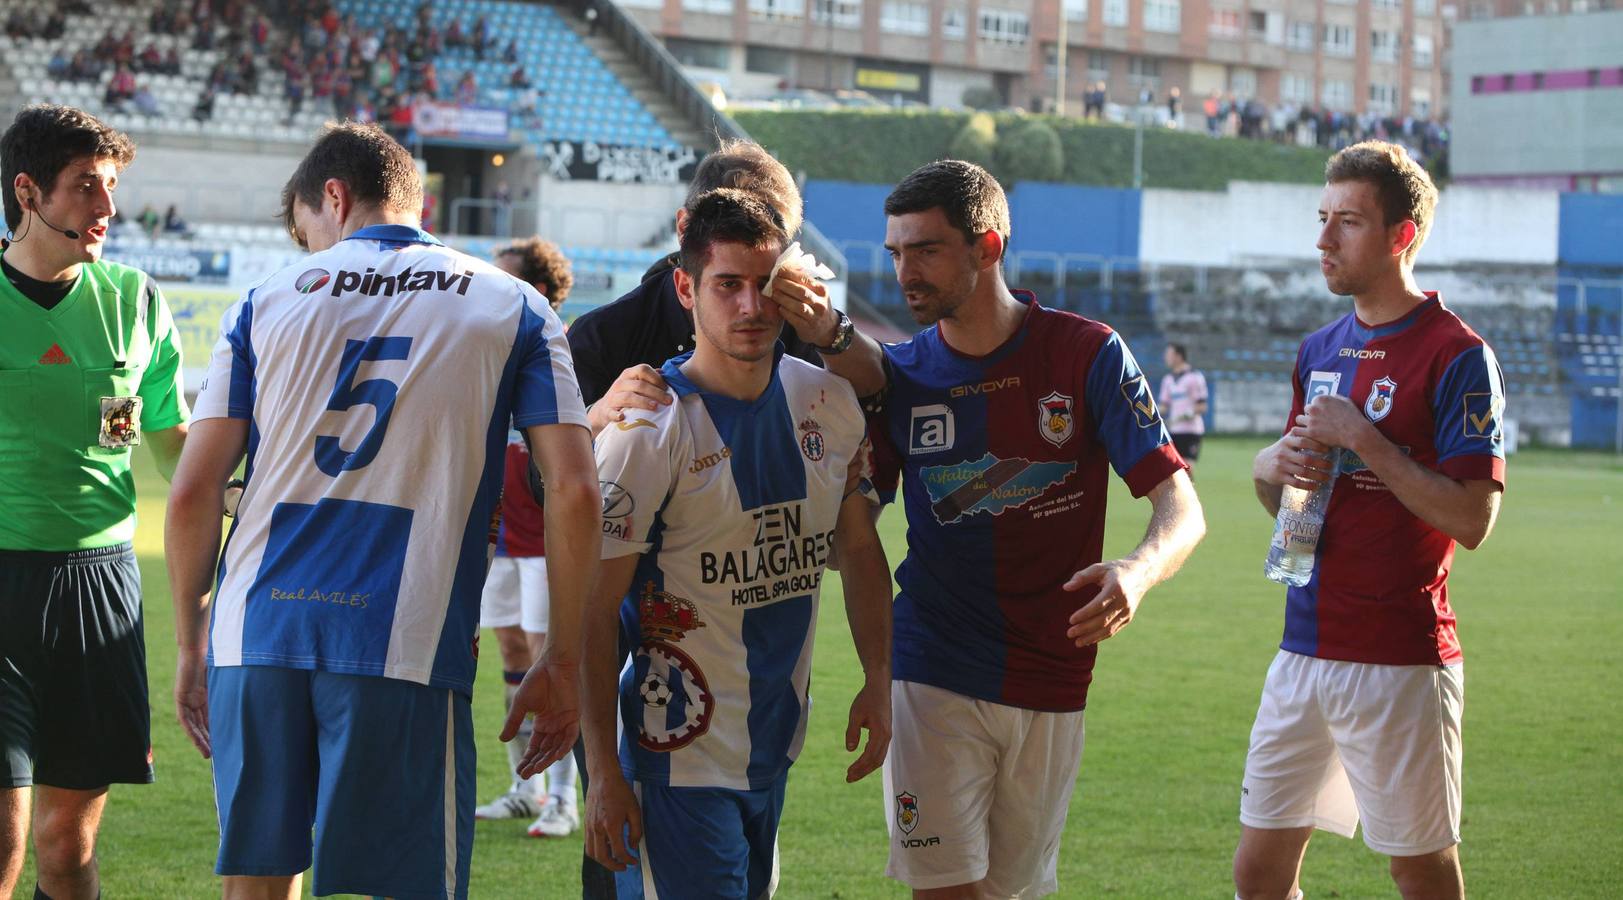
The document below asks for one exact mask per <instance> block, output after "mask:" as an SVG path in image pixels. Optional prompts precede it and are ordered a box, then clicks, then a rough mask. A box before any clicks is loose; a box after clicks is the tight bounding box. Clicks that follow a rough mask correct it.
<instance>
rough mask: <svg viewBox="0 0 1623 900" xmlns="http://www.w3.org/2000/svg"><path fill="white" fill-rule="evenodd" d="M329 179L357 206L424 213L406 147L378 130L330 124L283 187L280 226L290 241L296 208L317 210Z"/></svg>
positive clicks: (414, 167)
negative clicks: (297, 205)
mask: <svg viewBox="0 0 1623 900" xmlns="http://www.w3.org/2000/svg"><path fill="white" fill-rule="evenodd" d="M329 178H336V179H338V180H339V181H342V182H343V183H344V184H345V185H347V186H348V187H349V192H350V195H351V196H352V197H353V198H354V200H355V202H356V203H357V204H366V205H377V206H380V207H382V208H384V209H387V210H391V211H394V212H411V213H417V212H420V211H421V210H422V208H423V183H422V179H420V178H418V177H417V162H416V160H413V159H412V158H411V153H409V152H408V151H407V150H406V148H405V147H402V146H400V143H399V142H398V141H396V140H395V139H394V138H392V137H390V136H389V133H388V132H386V131H384V130H383V129H382V128H379V127H378V126H376V125H361V124H358V123H355V122H344V123H342V124H335V123H331V122H329V123H327V126H326V127H325V128H324V129H323V130H322V132H321V136H320V137H318V138H316V143H315V146H313V147H311V148H310V152H309V153H306V154H305V155H304V159H303V161H301V162H300V163H299V167H298V168H297V169H295V170H294V171H293V177H291V178H289V179H288V180H287V184H286V185H285V186H284V187H283V188H282V224H283V225H285V226H287V232H288V234H291V235H293V239H294V240H298V237H299V236H298V234H296V233H295V231H294V227H293V205H294V203H296V202H297V203H302V204H304V205H305V206H307V207H309V208H311V209H320V208H321V191H322V187H323V186H324V185H325V184H326V183H327V179H329Z"/></svg>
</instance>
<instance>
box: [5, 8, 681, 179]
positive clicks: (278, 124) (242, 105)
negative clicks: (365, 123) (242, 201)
mask: <svg viewBox="0 0 1623 900" xmlns="http://www.w3.org/2000/svg"><path fill="white" fill-rule="evenodd" d="M21 5H26V4H23V3H20V2H19V0H5V2H0V14H4V13H5V12H9V10H10V9H11V8H13V7H16V6H21ZM338 6H339V9H340V11H341V12H342V13H345V14H351V13H353V14H354V16H355V20H356V23H357V25H359V26H360V27H362V28H382V27H387V26H389V25H395V26H399V27H401V28H403V29H406V30H408V31H409V30H410V29H412V28H413V27H414V24H415V23H414V16H415V10H416V4H415V3H407V2H399V0H342V2H340V3H339V4H338ZM155 7H156V3H154V2H151V0H140V2H130V3H117V4H102V5H100V6H98V7H97V10H96V15H95V16H70V17H69V18H68V23H67V31H66V36H65V37H63V38H62V39H60V40H57V41H47V40H44V39H42V38H24V39H17V40H13V39H12V38H9V37H6V36H3V35H0V60H3V62H0V65H4V66H5V67H7V69H8V70H9V73H8V74H9V75H10V77H11V79H12V80H14V81H16V82H17V84H18V86H19V93H20V94H21V96H22V99H23V101H24V102H27V103H38V102H53V103H67V104H70V105H73V106H78V107H80V108H82V109H85V110H87V111H89V112H91V113H93V114H95V115H97V116H100V117H102V118H103V119H105V120H106V121H107V122H108V123H109V124H112V125H113V126H115V127H117V128H120V129H124V130H129V131H135V132H138V133H139V132H159V133H171V134H209V135H216V136H222V137H235V138H259V139H272V140H286V141H305V140H308V139H309V135H310V134H311V133H312V132H314V131H315V130H317V129H318V128H319V127H320V126H321V123H322V122H324V121H326V120H328V119H330V118H332V107H331V104H330V103H329V102H327V101H326V100H325V99H324V98H323V99H317V98H313V97H312V98H307V99H306V101H305V103H304V106H303V109H302V110H301V111H300V112H299V114H298V115H295V116H291V117H290V116H289V115H288V101H287V99H286V98H285V96H284V94H283V89H284V79H283V78H282V76H281V74H280V72H278V71H276V70H275V69H274V68H273V67H272V65H271V62H270V60H269V59H268V58H265V57H264V56H263V55H262V56H261V58H260V59H259V60H258V64H259V70H260V78H259V89H258V91H257V93H255V94H252V95H235V94H227V93H221V94H220V95H219V96H218V97H217V98H216V100H215V105H214V114H213V117H212V119H211V120H210V121H208V122H203V123H199V122H198V121H196V120H195V119H193V118H192V110H193V108H194V107H195V105H196V104H197V99H198V97H199V95H201V93H202V92H203V88H204V85H205V82H206V81H207V78H208V75H209V72H210V70H212V69H213V67H214V65H215V64H216V63H217V62H219V61H220V58H221V55H222V51H220V50H192V49H190V43H191V39H190V36H189V35H164V34H151V33H150V32H149V31H148V29H147V22H148V19H149V17H150V15H151V13H152V11H153V9H154V8H155ZM432 10H433V23H434V27H435V28H437V29H440V30H442V31H443V30H444V29H445V28H446V26H448V25H449V24H450V22H451V21H452V20H453V19H455V20H459V21H461V23H462V27H463V29H464V31H468V32H471V30H472V28H473V24H474V22H475V21H476V20H477V19H478V18H479V17H481V16H483V17H485V18H486V20H487V21H488V22H489V23H490V25H491V30H492V33H493V34H494V35H495V36H496V39H495V41H494V43H493V46H492V47H491V48H489V49H488V50H487V52H486V54H485V58H484V59H483V60H480V59H477V58H476V57H475V56H474V53H473V51H472V50H471V49H466V48H458V49H454V50H447V51H446V52H444V53H441V54H440V55H439V56H438V57H436V58H435V59H434V63H435V68H436V70H437V71H438V73H439V77H440V86H441V89H440V93H441V98H440V99H445V100H449V99H450V98H451V95H452V93H453V92H454V90H455V86H456V82H457V80H458V79H459V78H460V77H461V75H462V73H463V72H465V71H472V72H473V73H474V77H475V80H476V81H477V82H478V84H479V86H480V101H479V102H480V103H481V104H484V105H489V106H497V107H503V108H510V107H511V106H512V105H513V103H514V102H515V101H516V100H517V92H516V91H514V90H512V89H510V88H509V87H508V86H507V85H508V78H509V75H510V74H511V72H512V70H513V67H514V64H512V63H507V62H504V61H503V60H502V50H503V49H504V48H505V47H506V45H507V41H508V40H510V39H511V40H513V41H515V42H516V45H517V50H518V59H519V62H518V64H519V65H522V66H523V67H524V69H525V71H526V73H527V74H528V75H529V77H530V79H531V81H532V83H533V84H534V85H535V87H536V89H537V90H538V91H539V98H538V101H539V102H538V105H537V112H538V116H537V117H536V118H535V119H532V120H528V121H526V120H522V119H520V118H519V117H517V116H515V117H514V120H513V128H514V131H515V132H516V133H517V134H518V135H519V136H520V137H521V138H522V139H523V140H524V141H525V142H526V143H529V144H531V145H533V146H535V147H536V148H537V150H538V151H539V149H540V145H541V144H542V142H544V141H554V140H575V141H596V142H599V143H608V144H624V145H631V146H645V147H663V146H667V145H671V144H675V143H676V141H675V140H674V139H673V138H672V136H671V134H670V132H669V131H668V130H667V129H666V128H665V127H664V126H663V125H662V124H660V122H659V121H658V119H657V118H656V117H655V116H654V114H653V113H652V112H650V111H649V110H648V109H647V108H646V107H645V106H644V105H643V104H642V103H641V102H639V101H638V100H637V99H636V98H635V97H633V96H632V94H631V92H630V91H629V90H628V89H627V88H626V86H625V85H624V84H622V83H621V82H620V81H619V79H618V78H616V77H615V75H614V73H613V72H611V71H609V69H608V67H607V66H605V65H604V63H603V61H602V60H601V59H600V58H598V57H597V55H596V54H594V53H593V51H592V49H591V48H590V47H589V46H587V44H586V43H585V42H584V41H583V40H582V39H581V38H580V36H579V35H577V34H576V33H575V32H574V31H572V30H571V29H570V28H569V26H568V25H567V24H566V23H565V22H564V20H563V19H562V18H561V17H560V15H559V14H558V12H557V11H556V10H554V9H553V8H552V7H550V6H545V5H542V4H538V3H518V2H503V0H446V2H438V3H435V4H433V6H432ZM109 29H111V30H112V31H113V32H114V33H117V34H122V33H123V32H124V31H125V30H130V31H132V32H133V33H134V34H135V35H137V38H136V48H137V50H140V49H143V48H144V47H145V46H146V45H147V43H149V42H150V43H153V44H155V45H156V46H157V48H158V49H159V51H160V52H165V53H167V52H168V50H169V49H170V48H171V47H176V48H178V49H179V50H180V59H181V73H180V74H179V75H159V74H148V73H139V74H137V76H136V78H137V81H138V82H139V83H140V84H142V85H144V86H146V87H149V88H150V89H151V91H152V93H153V96H154V98H155V99H156V100H157V102H158V105H159V109H160V111H161V114H159V115H156V116H151V117H149V116H145V115H142V114H140V113H138V112H134V111H133V110H134V107H133V105H131V104H126V109H125V111H114V110H109V109H107V108H106V107H105V105H104V104H103V102H102V100H103V96H104V93H105V91H106V85H107V82H108V80H109V79H111V77H112V71H111V67H108V69H107V70H106V71H104V72H103V73H102V74H101V77H100V79H99V80H98V81H96V82H72V81H63V80H56V79H52V78H49V77H48V76H47V74H46V70H47V63H48V62H49V61H50V59H51V56H52V54H54V53H55V52H56V51H57V50H58V49H61V50H63V51H65V52H66V54H67V55H68V56H70V57H71V56H72V55H73V53H74V51H76V50H79V49H81V48H83V49H89V48H90V47H91V46H93V45H94V44H95V43H96V42H97V41H99V40H100V39H101V37H102V35H104V34H106V33H107V32H108V30H109ZM224 33H225V32H224V29H223V28H222V29H221V30H220V32H219V34H220V36H221V37H222V38H223V37H224Z"/></svg>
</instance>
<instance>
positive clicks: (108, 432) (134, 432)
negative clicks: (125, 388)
mask: <svg viewBox="0 0 1623 900" xmlns="http://www.w3.org/2000/svg"><path fill="white" fill-rule="evenodd" d="M140 420H141V398H140V397H103V398H101V428H100V430H99V432H98V434H97V435H96V440H97V443H99V444H100V445H101V446H102V447H104V448H106V449H108V450H122V449H124V448H126V447H134V446H135V445H137V444H139V443H141V431H140V429H139V428H137V427H136V424H135V423H136V422H139V421H140Z"/></svg>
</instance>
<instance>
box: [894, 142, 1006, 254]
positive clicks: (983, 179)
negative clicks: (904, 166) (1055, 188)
mask: <svg viewBox="0 0 1623 900" xmlns="http://www.w3.org/2000/svg"><path fill="white" fill-rule="evenodd" d="M932 209H940V210H941V212H942V213H944V214H945V215H946V217H947V223H948V224H949V225H951V226H952V227H954V228H956V229H958V230H959V231H961V232H963V234H964V240H965V241H967V242H969V243H971V244H973V243H975V241H977V240H979V239H980V236H981V235H983V234H985V233H987V232H988V231H995V232H997V234H998V237H1000V238H1002V239H1003V252H1004V253H1008V251H1009V198H1008V197H1006V196H1005V195H1004V193H1003V186H1002V185H1000V184H998V183H997V179H996V178H993V177H992V173H990V172H988V171H986V170H985V169H983V168H981V167H980V166H977V165H975V164H974V163H972V162H964V161H963V160H961V159H940V160H936V161H935V162H933V163H925V164H924V165H922V166H919V167H918V168H917V169H914V170H913V172H912V173H911V174H909V175H908V176H907V177H906V178H903V179H902V183H901V184H898V185H896V189H895V190H893V191H891V192H890V196H888V197H886V198H885V215H887V216H905V215H908V214H910V213H921V212H929V211H930V210H932Z"/></svg>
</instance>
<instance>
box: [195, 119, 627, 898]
mask: <svg viewBox="0 0 1623 900" xmlns="http://www.w3.org/2000/svg"><path fill="white" fill-rule="evenodd" d="M283 204H284V215H285V220H286V221H287V223H288V225H289V229H290V231H291V232H292V233H293V235H294V237H295V239H296V240H298V242H299V244H300V245H301V246H305V247H308V248H310V249H313V250H316V251H318V252H316V254H315V255H313V256H311V257H309V258H307V259H305V260H304V261H302V262H300V263H298V264H296V265H294V266H291V267H289V268H287V269H284V270H283V271H281V272H278V273H276V274H275V275H272V276H271V277H270V278H268V279H266V280H265V281H264V282H262V283H260V284H259V285H257V286H256V287H254V288H252V289H250V290H249V292H248V294H247V296H245V297H244V298H243V300H242V301H240V302H239V303H237V304H236V305H234V306H233V307H232V308H231V309H230V310H228V311H227V312H226V314H225V316H224V317H223V321H222V323H221V339H220V341H219V343H218V344H217V345H216V347H215V351H214V358H213V359H212V361H211V362H210V366H209V374H208V377H207V379H206V380H205V382H204V385H203V388H202V391H201V393H200V394H199V396H198V412H197V416H196V419H197V427H196V428H194V430H193V432H192V441H191V442H190V443H189V444H188V445H187V450H186V452H185V453H184V454H183V455H182V458H181V462H180V467H179V470H178V471H177V472H176V475H175V479H174V489H173V491H172V492H171V494H170V502H169V515H168V521H167V523H166V530H165V538H166V551H167V555H168V561H169V572H170V581H171V585H172V589H173V591H174V595H175V608H176V620H175V627H176V635H177V638H178V642H179V645H180V651H179V658H178V662H177V671H176V688H175V691H176V705H177V712H178V714H179V716H180V719H181V722H182V724H183V725H184V727H185V728H186V730H187V733H188V734H189V736H190V737H191V739H192V740H193V742H194V743H195V744H196V745H197V746H198V748H199V750H201V751H202V752H203V753H204V754H205V755H209V754H210V753H212V754H213V755H214V757H215V765H214V781H215V798H216V803H217V805H218V809H219V820H220V830H221V840H220V853H219V860H218V864H217V871H218V872H219V873H220V874H221V875H224V876H226V878H225V886H224V889H225V894H226V896H228V897H246V896H253V897H294V896H297V895H298V893H299V889H300V887H299V881H300V873H302V872H303V871H304V870H305V869H306V868H307V867H309V865H310V863H311V857H312V828H313V831H314V842H313V843H314V854H313V855H314V861H315V884H314V892H315V893H316V894H329V893H355V894H369V895H385V896H393V897H416V896H436V897H464V896H466V894H467V885H468V871H469V862H470V850H471V844H472V838H473V804H474V798H473V787H474V770H473V736H472V715H471V711H470V708H469V698H470V696H471V693H472V687H473V675H474V642H475V640H476V637H477V633H478V610H479V594H480V588H481V585H482V584H483V582H484V577H485V567H486V553H487V549H486V548H487V546H488V530H489V523H490V519H491V514H492V512H493V510H494V507H495V502H496V497H497V493H498V490H499V487H500V478H501V471H502V467H501V458H502V447H503V444H504V442H505V437H506V434H507V428H508V422H509V420H511V421H513V422H514V423H515V424H516V425H517V426H518V427H520V428H524V429H526V430H527V433H528V434H529V435H530V439H531V444H532V445H533V446H534V448H535V453H536V458H537V460H538V462H539V464H540V467H541V469H542V470H543V472H544V473H545V474H546V476H547V482H548V488H549V497H548V505H547V514H548V516H547V517H548V522H547V526H548V528H547V531H548V536H549V538H550V539H551V541H552V544H553V548H554V551H555V553H556V554H557V564H556V565H554V566H552V568H551V571H550V573H549V574H550V581H551V596H552V598H553V608H552V621H551V632H550V638H551V640H550V643H549V646H548V647H547V648H546V649H545V650H544V652H543V654H542V657H541V658H540V659H539V660H537V661H536V664H535V666H534V667H533V668H532V669H531V670H530V674H529V675H528V676H527V677H526V679H525V683H524V684H523V685H522V686H521V687H520V689H519V692H518V696H517V697H516V698H515V701H514V704H513V711H512V715H511V716H509V719H508V722H507V726H506V728H505V730H504V733H505V734H506V735H508V736H510V735H511V734H512V733H514V732H515V731H516V730H517V720H518V719H519V718H522V716H523V715H524V714H525V713H527V712H531V711H534V712H535V713H536V714H537V715H536V722H535V736H534V738H533V739H532V741H531V747H530V753H529V755H528V756H527V758H526V760H525V764H526V765H527V766H528V767H529V768H531V769H533V768H535V767H537V766H540V765H544V764H546V763H548V762H550V761H551V760H553V759H556V758H557V757H559V756H561V755H562V754H564V753H566V752H568V749H569V746H570V744H571V743H572V742H573V740H574V737H575V734H576V732H577V724H578V700H577V693H576V672H577V668H578V665H579V662H578V660H579V656H578V643H579V615H580V605H581V599H582V597H583V596H584V593H585V589H586V587H587V584H588V582H589V580H590V578H591V577H592V573H593V571H594V569H595V565H594V563H593V562H592V559H593V558H594V557H595V555H596V553H597V550H598V530H597V521H598V514H599V509H600V507H599V504H600V499H599V496H598V491H597V478H596V474H595V472H594V471H593V466H592V459H591V450H590V446H589V442H588V438H587V432H586V429H585V427H584V425H585V421H586V417H585V410H584V408H583V407H582V404H581V403H580V398H579V394H578V392H577V390H576V389H575V383H574V376H573V372H572V370H571V366H570V360H569V353H568V349H567V347H566V345H565V344H564V341H563V332H562V327H561V326H560V324H559V322H558V319H557V317H556V316H555V315H554V314H553V313H552V311H551V310H550V309H548V308H547V305H546V302H545V300H543V299H542V298H541V296H540V295H539V294H537V293H536V292H535V290H534V289H533V288H531V287H529V286H528V285H525V284H522V283H521V282H519V281H518V280H516V279H514V278H512V277H510V276H508V275H507V274H505V273H503V272H501V271H499V270H497V269H496V268H494V267H493V266H490V265H489V264H488V263H484V262H481V261H479V260H476V259H474V258H472V257H469V256H466V255H464V254H461V253H457V252H455V251H452V250H449V249H447V248H445V247H444V246H443V245H441V244H440V243H439V242H438V241H436V240H435V239H434V238H433V237H432V236H430V235H428V234H426V233H425V232H423V231H421V230H420V229H419V228H418V227H417V226H418V218H417V217H418V211H419V210H421V209H422V188H421V185H420V183H419V180H418V175H417V170H416V166H415V164H414V163H413V161H412V158H411V156H410V154H408V153H407V152H406V151H405V149H404V148H402V147H401V146H400V145H399V144H397V143H395V142H394V141H393V139H391V138H389V137H388V135H386V134H385V133H384V132H383V131H382V130H380V129H378V128H376V127H375V126H361V125H352V124H346V125H341V126H331V127H329V128H328V130H327V131H326V132H325V133H324V134H323V135H322V136H321V137H320V138H319V139H318V140H317V142H316V144H315V146H314V147H313V148H312V149H311V151H310V153H309V154H308V155H307V156H306V157H305V159H304V161H303V162H301V163H300V165H299V168H298V169H297V171H295V173H294V175H293V177H292V179H291V180H290V181H289V182H288V185H287V187H286V188H285V189H284V192H283ZM245 451H246V453H247V460H248V461H247V469H246V478H245V480H246V482H247V484H246V487H245V489H244V492H243V495H242V500H241V503H240V506H239V508H238V512H237V518H236V521H235V523H234V525H233V528H232V531H231V534H230V537H229V538H228V540H227V542H226V547H225V551H224V555H223V558H222V559H221V560H220V562H219V568H218V571H219V583H218V587H217V589H216V590H215V591H214V598H213V603H212V604H210V602H209V592H210V588H211V587H213V585H212V584H211V582H212V581H213V576H214V573H215V561H216V555H217V554H216V551H217V549H218V547H219V510H220V505H221V495H222V493H223V485H224V484H225V479H226V477H227V476H228V475H229V474H230V473H231V472H232V470H234V469H235V468H236V466H237V464H238V462H239V461H240V460H241V459H242V458H243V454H244V452H245ZM211 607H212V608H211ZM205 623H207V627H208V637H207V640H206V643H205V638H204V629H205ZM205 646H206V647H207V651H208V652H207V659H206V662H207V667H206V669H205V654H204V649H205ZM205 677H206V682H205Z"/></svg>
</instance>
